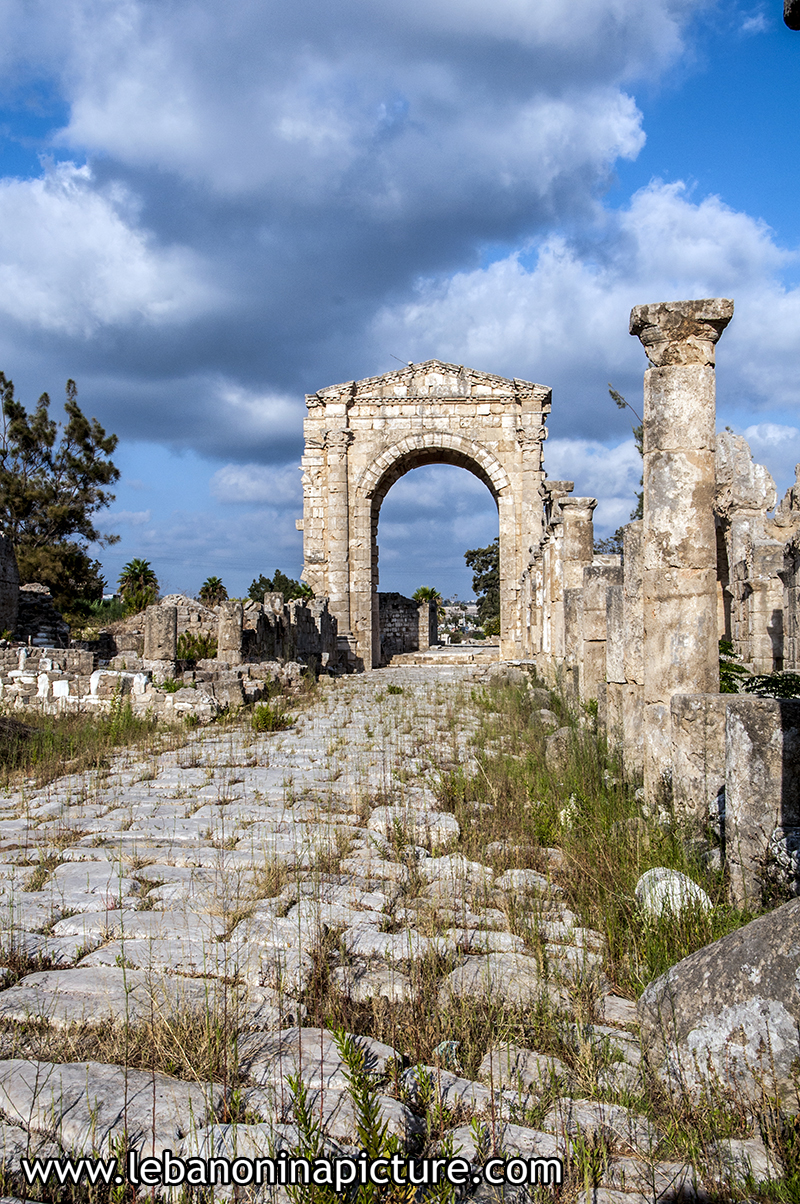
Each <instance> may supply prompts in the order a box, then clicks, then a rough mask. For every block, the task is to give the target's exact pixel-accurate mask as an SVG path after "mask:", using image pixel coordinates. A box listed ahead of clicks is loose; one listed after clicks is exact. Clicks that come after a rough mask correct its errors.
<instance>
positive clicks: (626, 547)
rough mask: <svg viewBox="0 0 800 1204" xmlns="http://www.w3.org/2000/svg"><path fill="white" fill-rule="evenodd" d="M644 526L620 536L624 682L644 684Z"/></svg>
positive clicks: (628, 529) (632, 525)
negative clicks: (621, 537)
mask: <svg viewBox="0 0 800 1204" xmlns="http://www.w3.org/2000/svg"><path fill="white" fill-rule="evenodd" d="M643 528H644V524H643V523H642V521H641V520H638V521H637V522H633V523H628V525H627V527H625V530H624V534H623V584H622V592H623V598H622V611H623V625H624V630H625V647H624V663H625V681H629V682H639V683H640V684H641V683H643V682H644V648H643V645H644V608H643V602H642V572H643V550H644V530H643Z"/></svg>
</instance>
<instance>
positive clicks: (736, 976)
mask: <svg viewBox="0 0 800 1204" xmlns="http://www.w3.org/2000/svg"><path fill="white" fill-rule="evenodd" d="M799 931H800V899H793V900H792V901H791V902H790V903H786V904H785V905H784V906H783V907H779V908H778V909H777V910H776V911H772V912H770V913H769V914H768V915H765V916H760V917H759V918H758V919H756V920H753V921H752V922H751V923H750V924H747V925H746V926H745V927H744V928H740V929H739V930H738V931H737V932H732V933H730V934H729V935H728V936H725V937H722V938H721V940H718V941H715V942H714V943H713V944H711V945H706V946H705V948H703V949H700V950H698V951H697V952H696V953H693V954H691V955H690V956H689V957H687V958H684V960H683V961H681V962H678V964H677V965H676V966H673V967H672V969H670V970H668V971H667V973H666V974H664V975H662V976H661V977H660V978H657V979H656V980H655V982H652V983H650V985H649V986H648V987H647V989H646V990H645V992H644V994H643V995H642V997H641V999H640V1000H639V1004H638V1012H639V1022H640V1025H641V1033H642V1049H643V1052H644V1053H645V1054H646V1055H647V1057H648V1059H649V1060H650V1063H651V1065H652V1066H653V1068H654V1069H655V1070H656V1072H657V1073H658V1074H659V1076H660V1077H661V1078H662V1080H663V1081H664V1082H665V1083H666V1084H667V1086H668V1087H670V1088H671V1089H673V1090H675V1089H677V1090H686V1091H688V1092H689V1093H690V1094H691V1095H692V1096H694V1097H695V1098H699V1097H700V1095H701V1093H702V1092H703V1090H704V1089H705V1090H707V1089H708V1088H709V1086H713V1085H714V1084H715V1082H716V1081H717V1080H718V1081H719V1082H720V1083H721V1085H722V1087H723V1088H725V1087H727V1088H730V1089H731V1090H734V1091H735V1092H736V1097H737V1099H738V1100H742V1101H743V1102H745V1103H746V1104H749V1105H750V1106H752V1107H755V1108H756V1109H757V1110H759V1111H761V1110H762V1108H763V1099H764V1096H765V1094H766V1095H767V1097H769V1096H771V1095H772V1093H773V1091H775V1092H776V1093H777V1094H778V1095H779V1096H780V1098H781V1100H782V1103H783V1107H784V1108H785V1109H786V1110H787V1111H788V1112H790V1113H795V1112H797V1108H798V1100H797V1091H796V1086H795V1081H794V1073H795V1072H794V1067H795V1066H796V1065H797V1060H798V1057H800V1038H799V1037H798V1033H800V942H798V939H797V934H798V932H799Z"/></svg>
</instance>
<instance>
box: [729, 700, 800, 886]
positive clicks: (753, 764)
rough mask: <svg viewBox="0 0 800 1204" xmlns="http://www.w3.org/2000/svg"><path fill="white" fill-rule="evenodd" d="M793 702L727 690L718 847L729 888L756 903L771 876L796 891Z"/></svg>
mask: <svg viewBox="0 0 800 1204" xmlns="http://www.w3.org/2000/svg"><path fill="white" fill-rule="evenodd" d="M799 837H800V700H797V699H777V698H752V697H745V696H743V695H731V696H730V701H729V702H728V705H727V713H726V721H725V847H726V856H727V860H728V864H729V867H730V878H731V893H732V895H733V898H734V900H735V901H736V902H737V903H739V904H744V903H746V902H756V903H757V902H758V901H759V897H760V893H761V890H762V888H763V887H768V886H769V885H770V883H771V882H773V881H774V880H775V879H777V880H778V881H779V882H780V883H781V884H782V885H783V886H784V887H788V888H789V889H790V890H791V891H792V893H795V894H796V893H798V892H800V840H799V839H798V838H799Z"/></svg>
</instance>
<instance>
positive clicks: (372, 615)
mask: <svg viewBox="0 0 800 1204" xmlns="http://www.w3.org/2000/svg"><path fill="white" fill-rule="evenodd" d="M306 403H307V405H308V417H307V419H306V422H305V438H306V447H305V454H304V456H303V492H304V508H303V523H302V527H303V531H304V559H305V565H304V569H303V577H304V579H305V580H306V581H307V582H308V583H309V584H310V585H311V586H312V587H313V589H314V592H315V593H317V594H320V595H322V594H324V595H327V597H328V598H329V599H330V609H331V611H332V612H333V613H334V614H335V616H336V619H337V622H338V626H339V634H340V639H341V640H342V643H343V644H345V643H346V646H347V647H348V648H349V650H350V653H351V658H352V660H353V662H354V664H355V665H356V666H357V667H359V668H370V667H372V665H373V663H375V657H374V656H373V651H375V654H376V655H377V649H378V646H379V645H378V641H377V639H376V635H377V633H376V631H375V624H376V621H377V619H376V603H375V599H376V591H377V584H378V582H377V572H378V570H377V545H376V535H377V524H378V514H379V512H380V507H381V503H382V502H383V499H384V497H385V496H386V494H387V493H388V491H389V489H390V488H391V486H392V485H393V484H394V482H395V481H396V480H398V479H399V478H400V477H401V476H403V475H404V474H405V473H407V472H410V471H411V469H412V468H418V467H420V466H421V465H423V464H437V463H439V464H442V463H443V464H455V465H458V466H460V467H462V468H466V469H468V470H469V471H470V472H472V473H474V474H475V476H477V477H478V478H479V479H480V480H482V481H483V482H484V483H485V484H486V485H487V487H488V488H489V490H490V491H491V493H492V496H493V497H494V498H495V501H496V502H497V506H498V510H499V516H500V626H501V649H500V652H501V656H502V657H504V658H511V659H513V658H516V657H520V656H522V655H523V632H524V628H525V624H524V622H523V616H522V614H521V610H522V593H521V586H522V579H523V574H524V572H525V570H526V569H527V567H528V564H529V563H530V556H531V551H532V549H534V548H538V547H539V544H540V542H541V538H542V502H541V482H542V480H543V479H544V472H543V471H542V443H543V441H544V439H545V437H546V431H545V426H544V423H545V419H546V416H547V414H548V413H549V412H550V390H549V389H548V388H546V387H545V386H543V385H535V384H531V383H530V382H528V381H522V380H507V379H505V378H504V377H502V376H493V375H490V374H489V373H485V372H476V371H475V370H473V369H470V368H464V367H462V366H460V365H456V364H443V363H440V362H439V361H438V360H429V361H428V362H426V363H424V364H410V365H409V366H408V367H407V368H401V369H399V370H398V371H397V372H387V373H385V374H384V375H383V376H375V377H370V378H368V379H366V380H360V381H351V382H349V383H347V384H343V385H333V386H331V387H330V388H327V389H321V390H320V391H319V392H318V393H314V394H311V395H310V396H309V397H307V398H306Z"/></svg>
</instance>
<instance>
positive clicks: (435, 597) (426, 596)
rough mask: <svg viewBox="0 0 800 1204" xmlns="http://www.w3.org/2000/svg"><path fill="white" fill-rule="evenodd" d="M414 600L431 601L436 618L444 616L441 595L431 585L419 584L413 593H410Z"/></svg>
mask: <svg viewBox="0 0 800 1204" xmlns="http://www.w3.org/2000/svg"><path fill="white" fill-rule="evenodd" d="M411 597H412V598H413V600H414V601H415V602H432V603H433V604H434V606H435V607H436V617H437V619H442V618H443V617H444V605H443V603H442V595H441V594H440V593H439V591H438V589H435V588H434V587H433V586H432V585H421V586H420V587H419V589H418V590H416V592H415V593H413V594H412V595H411Z"/></svg>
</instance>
